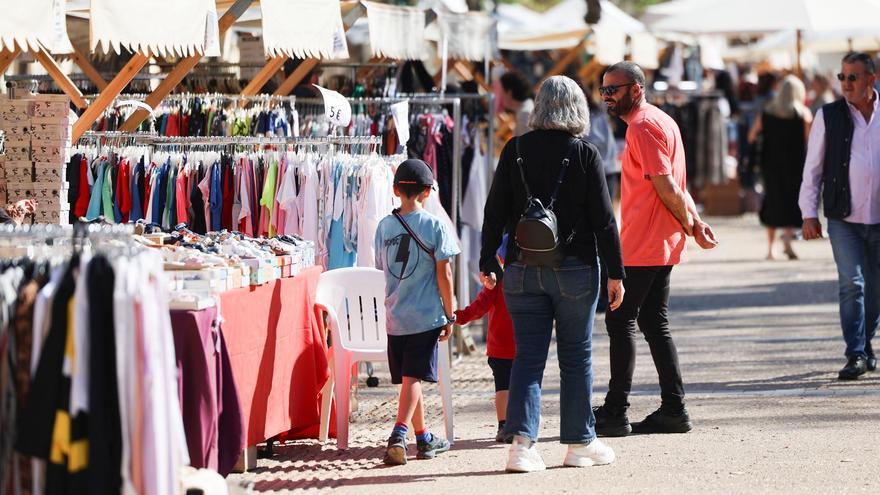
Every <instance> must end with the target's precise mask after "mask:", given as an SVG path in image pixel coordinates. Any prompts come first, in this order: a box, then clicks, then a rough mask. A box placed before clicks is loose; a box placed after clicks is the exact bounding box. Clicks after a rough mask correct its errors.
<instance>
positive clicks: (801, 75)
mask: <svg viewBox="0 0 880 495" xmlns="http://www.w3.org/2000/svg"><path fill="white" fill-rule="evenodd" d="M803 35H804V34H803V31H801V30H800V29H798V30H797V62H796V63H795V67H796V68H797V76H798V77H799V78H801V80H803V79H804V71H803V68H802V67H801V48H802V45H803Z"/></svg>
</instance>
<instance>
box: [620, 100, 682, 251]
mask: <svg viewBox="0 0 880 495" xmlns="http://www.w3.org/2000/svg"><path fill="white" fill-rule="evenodd" d="M686 170H687V169H686V166H685V157H684V144H683V143H682V141H681V132H680V131H679V129H678V124H676V123H675V121H674V120H672V117H670V116H669V115H667V114H666V113H664V112H663V111H662V110H660V109H659V108H657V107H655V106H654V105H651V104H648V103H645V104H643V105H642V106H641V108H639V109H638V110H636V111H635V113H634V114H633V117H632V118H631V119H630V121H629V127H628V128H627V130H626V148H625V149H624V152H623V166H622V170H621V186H620V190H621V191H622V194H621V201H620V247H621V251H622V252H623V264H624V266H666V265H677V264H678V263H680V262H682V261H684V257H685V256H684V255H685V244H686V238H685V233H684V229H683V228H682V226H681V223H679V221H678V220H677V219H676V218H675V215H673V214H672V212H670V211H669V209H668V208H666V205H665V204H663V201H662V200H661V199H660V196H659V195H658V194H657V191H656V190H655V189H654V184H653V182H652V181H651V177H655V176H659V175H670V176H672V179H673V181H675V183H676V184H678V187H680V188H681V189H682V190H683V191H684V190H685V189H686V183H687V180H686Z"/></svg>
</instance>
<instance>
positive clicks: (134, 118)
mask: <svg viewBox="0 0 880 495" xmlns="http://www.w3.org/2000/svg"><path fill="white" fill-rule="evenodd" d="M251 3H253V0H236V2H235V3H234V4H233V5H232V6H231V7H229V9H228V10H227V11H226V12H225V13H224V14H223V16H222V17H220V20H219V21H218V23H217V24H218V27H219V30H220V36H223V34H224V33H225V32H226V31H228V30H229V28H230V27H232V25H233V24H234V23H235V20H236V19H238V18H239V17H241V15H242V14H244V13H245V11H247V9H248V7H250V5H251ZM201 59H202V56H201V55H192V56H190V57H186V58H185V59H183V60H181V61H180V62H178V64H177V65H175V66H174V68H173V69H172V70H171V72H170V73H168V75H167V76H165V79H163V80H162V82H161V83H159V86H158V87H157V88H156V89H155V90H153V92H152V93H150V94H149V95H148V96H147V97H146V99H144V103H146V104H147V105H149V106H150V108H152V109H154V110H155V109H156V107H158V106H159V104H160V103H162V100H163V99H164V98H165V97H166V96H168V95H169V94H171V92H172V91H174V88H176V87H177V85H178V84H180V82H181V81H183V78H184V77H186V75H187V74H189V72H190V71H191V70H193V68H194V67H195V66H196V65H198V63H199V61H200V60H201ZM149 116H150V112H147V111H146V110H144V109H141V108H139V109H137V110H135V112H134V113H133V114H131V116H130V117H129V118H128V119H127V120H126V121H125V122H124V123H123V124H122V125H121V126H120V127H119V130H120V131H123V132H132V131H134V130H136V129H137V128H138V126H140V125H141V122H143V121H144V119H146V118H147V117H149Z"/></svg>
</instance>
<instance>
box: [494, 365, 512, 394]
mask: <svg viewBox="0 0 880 495" xmlns="http://www.w3.org/2000/svg"><path fill="white" fill-rule="evenodd" d="M489 367H490V368H492V376H493V377H494V378H495V391H496V392H501V391H503V390H509V389H510V370H511V369H513V359H501V358H493V357H490V358H489Z"/></svg>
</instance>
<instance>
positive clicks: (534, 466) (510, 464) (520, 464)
mask: <svg viewBox="0 0 880 495" xmlns="http://www.w3.org/2000/svg"><path fill="white" fill-rule="evenodd" d="M535 445H537V442H533V441H531V440H529V439H528V438H526V437H522V436H519V435H515V436H514V437H513V445H511V446H510V451H509V452H508V454H507V467H506V470H507V472H509V473H531V472H533V471H543V470H545V469H547V466H546V465H544V459H541V454H539V453H538V448H537V447H535Z"/></svg>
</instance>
